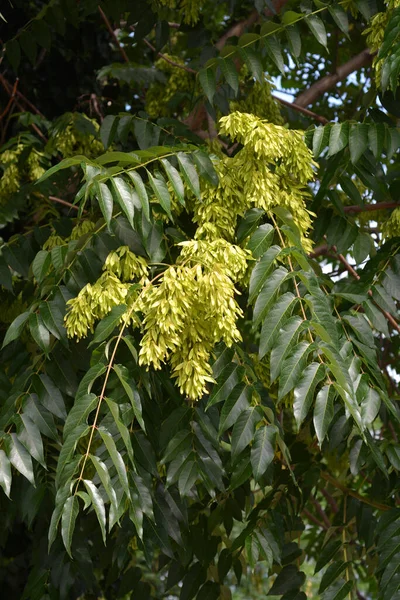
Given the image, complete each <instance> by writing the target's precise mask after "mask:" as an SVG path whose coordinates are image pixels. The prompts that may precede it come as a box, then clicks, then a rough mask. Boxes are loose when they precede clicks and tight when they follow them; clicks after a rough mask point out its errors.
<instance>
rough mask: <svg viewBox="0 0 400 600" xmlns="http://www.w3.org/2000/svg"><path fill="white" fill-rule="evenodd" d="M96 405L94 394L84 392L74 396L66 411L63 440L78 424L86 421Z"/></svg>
mask: <svg viewBox="0 0 400 600" xmlns="http://www.w3.org/2000/svg"><path fill="white" fill-rule="evenodd" d="M96 406H97V396H96V394H85V395H83V396H82V395H81V396H78V397H77V398H76V400H75V402H74V405H73V407H72V408H71V410H70V411H69V413H68V417H67V420H66V421H65V425H64V430H63V436H64V440H65V439H66V438H67V437H68V435H69V434H70V433H71V432H72V431H73V430H74V429H75V428H76V427H77V426H78V425H80V424H81V423H87V418H88V416H89V415H90V413H91V412H92V410H94V408H95V407H96Z"/></svg>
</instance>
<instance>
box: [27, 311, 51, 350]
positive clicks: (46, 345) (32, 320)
mask: <svg viewBox="0 0 400 600" xmlns="http://www.w3.org/2000/svg"><path fill="white" fill-rule="evenodd" d="M29 329H30V332H31V335H32V337H33V339H34V340H35V342H36V343H37V345H38V346H39V348H40V349H41V350H43V352H45V353H46V354H47V353H48V352H49V350H50V332H49V330H48V329H47V327H45V325H44V323H43V320H42V318H41V316H40V315H39V314H38V313H31V314H30V315H29Z"/></svg>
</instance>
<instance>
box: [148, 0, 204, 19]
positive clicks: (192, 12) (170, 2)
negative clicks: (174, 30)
mask: <svg viewBox="0 0 400 600" xmlns="http://www.w3.org/2000/svg"><path fill="white" fill-rule="evenodd" d="M157 1H158V3H159V4H161V6H164V7H166V8H169V9H174V10H179V12H180V14H181V17H182V18H183V21H184V22H185V23H187V24H188V25H194V24H195V23H197V21H198V20H199V17H200V10H201V7H202V6H203V4H204V1H205V0H157Z"/></svg>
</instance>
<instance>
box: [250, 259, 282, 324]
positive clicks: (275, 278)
mask: <svg viewBox="0 0 400 600" xmlns="http://www.w3.org/2000/svg"><path fill="white" fill-rule="evenodd" d="M288 276H289V273H288V270H287V269H285V267H278V268H277V269H275V271H273V273H272V274H271V275H269V277H268V278H267V281H266V283H265V284H264V286H263V288H262V290H261V292H260V293H259V295H258V297H257V300H256V303H255V305H254V311H253V327H258V325H259V324H260V323H261V321H263V319H264V318H265V316H266V315H267V313H268V311H269V310H270V308H271V305H272V303H273V302H274V300H275V298H276V295H277V293H278V291H279V288H280V286H281V285H282V283H283V282H284V281H285V280H286V279H287V277H288Z"/></svg>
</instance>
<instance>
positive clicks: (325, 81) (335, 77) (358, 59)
mask: <svg viewBox="0 0 400 600" xmlns="http://www.w3.org/2000/svg"><path fill="white" fill-rule="evenodd" d="M371 60H372V54H371V53H370V51H369V50H368V48H366V49H365V50H363V51H362V52H360V53H359V54H357V55H356V56H353V58H351V59H350V60H348V61H347V62H346V63H344V64H343V65H340V66H339V67H338V68H337V70H336V73H333V74H331V75H325V77H322V79H320V80H319V81H316V82H315V83H313V85H312V86H311V87H310V88H309V89H308V90H305V91H304V92H301V93H300V94H299V96H297V98H296V100H295V101H294V104H297V106H302V107H306V106H308V105H309V104H313V102H315V100H316V99H317V98H319V96H322V94H324V93H325V92H328V91H329V90H331V89H332V88H334V87H335V86H336V84H337V83H338V82H339V81H342V80H343V79H346V77H347V76H348V75H350V73H353V71H358V69H361V67H365V66H366V65H368V64H369V63H370V62H371Z"/></svg>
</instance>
